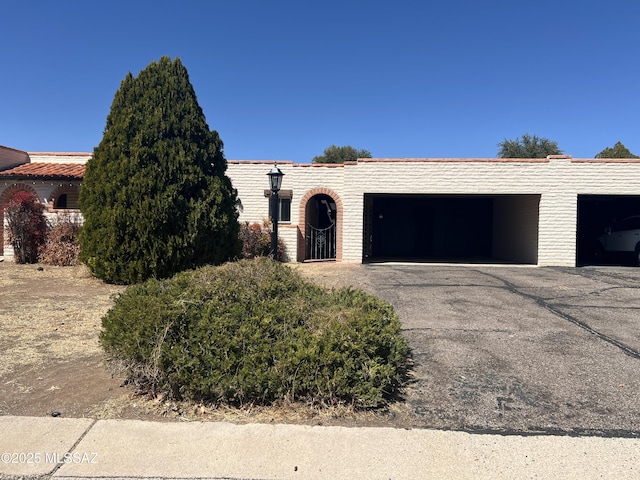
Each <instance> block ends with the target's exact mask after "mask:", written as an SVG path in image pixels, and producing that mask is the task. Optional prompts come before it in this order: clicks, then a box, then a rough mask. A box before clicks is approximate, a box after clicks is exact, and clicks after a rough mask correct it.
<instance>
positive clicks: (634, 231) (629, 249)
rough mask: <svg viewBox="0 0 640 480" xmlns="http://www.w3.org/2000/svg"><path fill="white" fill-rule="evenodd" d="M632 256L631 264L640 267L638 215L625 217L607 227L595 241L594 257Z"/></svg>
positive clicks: (639, 219) (639, 222)
mask: <svg viewBox="0 0 640 480" xmlns="http://www.w3.org/2000/svg"><path fill="white" fill-rule="evenodd" d="M627 254H630V255H631V254H632V255H633V257H632V259H633V264H634V265H640V215H635V216H633V217H627V218H624V219H622V220H620V221H619V222H617V223H615V224H614V225H613V226H612V227H607V228H605V230H604V233H603V234H602V235H600V236H598V238H597V239H596V246H595V257H596V260H598V261H599V260H602V259H603V258H604V257H605V256H607V255H627Z"/></svg>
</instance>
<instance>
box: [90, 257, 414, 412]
mask: <svg viewBox="0 0 640 480" xmlns="http://www.w3.org/2000/svg"><path fill="white" fill-rule="evenodd" d="M102 325H103V330H102V332H101V334H100V342H101V344H102V346H103V348H104V349H105V350H106V352H107V353H108V354H109V355H110V356H111V357H112V358H113V359H117V360H119V361H120V362H121V363H124V365H125V366H126V370H127V374H128V376H129V379H130V380H131V381H133V382H135V383H137V384H139V385H141V386H143V387H145V388H148V389H150V390H152V391H161V392H166V393H168V394H169V395H171V396H172V397H173V398H176V399H185V400H193V401H204V402H211V403H225V404H232V405H242V404H245V403H254V404H263V405H266V404H271V403H273V402H275V401H278V400H291V401H293V400H303V401H309V402H318V403H325V404H337V403H344V402H349V403H351V404H353V405H355V406H358V407H375V406H379V405H381V404H382V403H383V402H384V401H385V400H386V399H388V398H389V397H390V396H391V395H393V394H394V393H395V392H396V391H397V389H398V388H399V387H400V386H401V384H402V382H403V378H404V374H405V373H406V361H407V356H408V346H407V343H406V340H405V339H404V338H403V337H402V336H401V335H400V322H399V320H398V317H397V315H396V314H395V313H394V311H393V307H392V306H391V305H390V304H388V303H386V302H384V301H382V300H380V299H378V298H376V297H374V296H372V295H369V294H367V293H365V292H362V291H360V290H354V289H350V288H344V289H339V290H327V289H325V288H322V287H320V286H318V285H316V284H313V283H311V282H309V281H306V280H305V279H303V278H302V276H301V275H300V274H299V273H298V272H296V271H294V270H293V269H292V268H291V267H288V266H286V265H283V264H281V263H278V262H274V261H272V260H269V259H266V258H259V259H255V260H241V261H239V262H234V263H228V264H225V265H223V266H219V267H202V268H199V269H197V270H193V271H189V272H182V273H179V274H177V275H176V276H174V277H173V278H171V279H168V280H148V281H146V282H145V283H142V284H139V285H135V286H131V287H129V288H128V289H127V290H126V291H125V292H123V293H122V294H120V295H119V297H117V299H116V301H115V304H114V306H113V307H112V308H111V310H110V311H109V312H108V313H107V315H106V316H105V317H104V318H103V321H102Z"/></svg>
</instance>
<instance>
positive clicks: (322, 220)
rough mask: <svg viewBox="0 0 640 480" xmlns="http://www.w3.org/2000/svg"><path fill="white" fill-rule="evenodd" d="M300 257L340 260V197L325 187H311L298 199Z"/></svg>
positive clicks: (311, 259) (317, 259) (316, 259)
mask: <svg viewBox="0 0 640 480" xmlns="http://www.w3.org/2000/svg"><path fill="white" fill-rule="evenodd" d="M299 218H300V219H301V220H303V221H301V222H300V226H299V233H300V236H301V237H302V239H301V240H302V241H301V242H300V245H299V248H298V259H299V260H310V261H329V260H338V261H340V260H342V201H341V200H340V197H338V195H337V194H336V193H335V192H333V191H332V190H330V189H328V188H316V189H313V190H311V191H309V192H307V194H306V195H305V196H304V197H303V198H302V201H301V202H300V216H299Z"/></svg>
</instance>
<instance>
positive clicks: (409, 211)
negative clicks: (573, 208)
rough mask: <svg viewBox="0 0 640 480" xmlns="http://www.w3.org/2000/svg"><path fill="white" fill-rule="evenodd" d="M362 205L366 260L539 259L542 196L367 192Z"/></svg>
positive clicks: (467, 261)
mask: <svg viewBox="0 0 640 480" xmlns="http://www.w3.org/2000/svg"><path fill="white" fill-rule="evenodd" d="M364 203H365V212H364V229H363V232H364V236H363V252H364V259H363V260H364V261H369V262H379V261H416V262H459V263H490V262H503V263H517V264H536V263H537V261H538V208H539V203H540V196H539V195H400V194H366V195H365V202H364Z"/></svg>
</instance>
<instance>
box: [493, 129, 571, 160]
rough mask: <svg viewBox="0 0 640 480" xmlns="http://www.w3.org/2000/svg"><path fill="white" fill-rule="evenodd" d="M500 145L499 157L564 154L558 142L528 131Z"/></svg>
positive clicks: (538, 156)
mask: <svg viewBox="0 0 640 480" xmlns="http://www.w3.org/2000/svg"><path fill="white" fill-rule="evenodd" d="M498 147H500V148H499V150H498V158H547V155H561V154H562V150H560V149H559V148H558V144H557V143H556V142H553V141H551V140H549V139H548V138H540V137H538V136H537V135H529V134H528V133H525V134H524V135H523V136H522V138H520V137H518V138H516V139H515V140H507V139H505V140H504V141H503V142H500V143H499V144H498Z"/></svg>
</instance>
